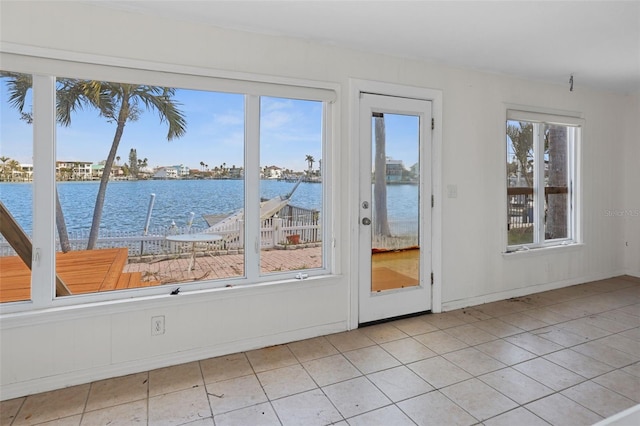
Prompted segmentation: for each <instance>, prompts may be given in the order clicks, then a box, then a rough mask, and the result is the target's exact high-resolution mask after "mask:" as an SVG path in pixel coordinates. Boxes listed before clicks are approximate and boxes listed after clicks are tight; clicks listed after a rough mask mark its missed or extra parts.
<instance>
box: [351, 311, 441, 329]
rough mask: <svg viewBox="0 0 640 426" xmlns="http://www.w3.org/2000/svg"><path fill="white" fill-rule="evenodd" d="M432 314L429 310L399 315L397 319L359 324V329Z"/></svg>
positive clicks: (384, 319)
mask: <svg viewBox="0 0 640 426" xmlns="http://www.w3.org/2000/svg"><path fill="white" fill-rule="evenodd" d="M430 313H431V309H429V310H428V311H420V312H414V313H412V314H405V315H398V316H396V317H391V318H383V319H379V320H375V321H368V322H361V323H358V328H363V327H369V326H372V325H378V324H384V323H385V322H391V321H397V320H402V319H406V318H412V317H419V316H421V315H425V314H430Z"/></svg>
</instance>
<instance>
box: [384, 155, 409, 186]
mask: <svg viewBox="0 0 640 426" xmlns="http://www.w3.org/2000/svg"><path fill="white" fill-rule="evenodd" d="M405 172H406V169H405V167H404V163H403V162H402V160H394V159H392V158H391V157H387V182H400V181H401V180H402V178H403V176H404V173H405Z"/></svg>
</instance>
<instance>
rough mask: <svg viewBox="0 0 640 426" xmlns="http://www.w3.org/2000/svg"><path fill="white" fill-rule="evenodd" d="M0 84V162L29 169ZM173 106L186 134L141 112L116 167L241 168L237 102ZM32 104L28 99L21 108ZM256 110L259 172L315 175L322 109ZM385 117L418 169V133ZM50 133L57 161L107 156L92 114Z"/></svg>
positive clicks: (284, 103) (24, 135)
mask: <svg viewBox="0 0 640 426" xmlns="http://www.w3.org/2000/svg"><path fill="white" fill-rule="evenodd" d="M0 85H1V88H0V95H1V99H0V126H1V130H0V156H6V157H10V158H11V159H15V160H18V161H19V162H20V163H26V164H30V163H33V161H32V143H31V140H32V126H31V125H29V124H27V123H26V122H24V121H22V120H20V119H19V114H18V112H17V111H16V110H15V109H14V108H12V107H10V106H9V105H8V103H7V99H8V97H7V90H6V84H5V80H4V79H2V80H0ZM174 100H175V101H176V102H177V103H178V104H179V109H180V110H181V111H182V112H183V113H184V116H185V117H186V121H187V131H186V134H185V135H184V136H182V137H181V138H178V139H174V140H172V141H167V139H166V136H167V131H168V126H167V124H166V123H161V122H160V119H159V116H158V114H157V113H156V112H154V111H144V112H143V113H142V114H141V115H140V117H139V119H138V120H137V121H129V122H128V123H127V125H126V126H125V129H124V132H123V136H122V139H121V141H120V145H119V148H118V154H117V155H118V156H119V157H120V160H119V161H118V160H116V163H118V164H120V165H121V164H124V163H128V162H129V152H130V150H131V149H132V148H133V149H135V150H136V153H137V157H138V158H139V159H144V158H146V159H147V160H148V165H149V167H152V168H153V167H159V166H170V165H178V164H184V165H186V166H188V167H190V168H192V169H202V168H203V167H202V166H201V165H200V162H203V163H205V164H206V165H208V166H209V169H214V168H215V167H220V166H221V165H222V164H225V166H226V167H232V166H234V165H235V166H236V167H243V166H244V96H243V95H239V94H226V93H219V92H205V91H194V90H183V89H176V93H175V96H174ZM30 104H31V99H30V98H28V99H27V108H29V106H30ZM260 108H261V113H260V115H261V118H260V165H261V166H263V167H264V166H272V165H273V166H278V167H281V168H285V169H291V170H294V171H303V170H306V169H307V168H308V163H307V161H306V156H307V155H311V156H313V158H314V160H315V162H314V164H313V168H314V169H317V168H318V167H319V166H320V163H319V161H318V160H321V159H322V147H321V139H322V103H321V102H317V101H301V100H293V99H282V98H270V97H262V98H261V106H260ZM386 117H387V118H386V119H385V124H386V130H387V156H390V157H393V158H394V159H402V160H403V161H404V163H405V166H406V167H407V168H409V167H411V165H413V164H414V163H415V162H417V145H416V140H417V129H416V126H415V124H413V121H411V119H410V118H407V117H403V116H386ZM56 132H57V137H56V140H57V148H56V151H57V153H56V158H57V159H58V160H60V161H90V162H93V163H98V162H100V161H101V160H105V159H106V157H107V154H108V152H109V149H110V147H111V143H112V141H113V136H114V133H115V124H113V123H109V122H108V121H107V120H106V119H105V118H104V117H100V116H99V115H98V113H97V111H96V110H95V109H85V110H79V111H76V112H74V114H73V116H72V122H71V125H70V126H69V127H61V126H58V127H57V131H56Z"/></svg>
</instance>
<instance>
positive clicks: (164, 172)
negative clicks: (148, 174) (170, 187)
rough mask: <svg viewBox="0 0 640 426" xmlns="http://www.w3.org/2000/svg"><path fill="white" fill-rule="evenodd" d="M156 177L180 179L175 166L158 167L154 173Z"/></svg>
mask: <svg viewBox="0 0 640 426" xmlns="http://www.w3.org/2000/svg"><path fill="white" fill-rule="evenodd" d="M153 178H154V179H178V169H176V168H175V167H172V166H169V167H158V168H157V169H156V171H155V173H154V174H153Z"/></svg>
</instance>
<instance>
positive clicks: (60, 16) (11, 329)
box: [0, 2, 640, 399]
mask: <svg viewBox="0 0 640 426" xmlns="http://www.w3.org/2000/svg"><path fill="white" fill-rule="evenodd" d="M1 12H2V13H1V14H0V16H1V18H0V19H1V21H0V35H1V39H2V41H3V42H9V43H17V44H20V45H24V46H28V47H38V48H46V49H55V50H63V51H71V52H79V53H86V54H96V55H101V56H108V57H113V58H126V59H135V60H142V61H149V62H150V63H152V62H161V63H173V64H180V65H186V66H195V67H203V68H212V69H218V70H223V71H227V70H228V71H239V72H247V73H254V74H265V75H273V76H284V77H293V78H301V79H306V80H319V81H322V82H328V83H336V84H338V85H340V87H341V98H340V99H339V101H338V106H339V110H340V112H341V113H340V120H339V124H340V127H339V129H338V136H339V137H338V138H337V139H338V140H337V142H338V143H337V146H336V155H335V160H334V161H335V167H336V169H337V170H338V172H337V173H336V175H335V176H334V177H335V178H336V181H337V182H341V185H339V186H336V187H335V188H334V190H335V191H339V193H338V200H339V201H340V205H341V208H340V209H339V210H338V212H337V214H338V215H339V216H338V217H337V218H336V219H337V224H338V229H337V233H336V238H337V241H336V246H337V250H339V251H338V256H336V262H337V263H336V270H337V271H339V272H340V273H339V274H337V275H336V276H333V277H330V278H326V279H319V280H316V281H309V282H306V283H305V284H304V285H301V284H300V283H293V284H292V283H283V284H278V285H274V286H259V287H255V288H243V289H225V290H223V291H214V292H203V293H201V294H190V295H184V296H180V298H171V297H158V298H150V299H147V300H134V301H127V302H126V303H114V304H110V305H98V306H88V307H82V308H76V309H61V310H55V311H53V310H52V311H46V312H34V313H29V314H26V315H6V316H4V317H3V318H2V319H1V323H0V333H1V334H0V346H1V349H0V356H1V358H0V360H1V362H2V366H1V367H2V368H1V370H2V371H1V373H0V384H1V388H0V389H1V395H0V398H2V399H7V398H11V397H15V396H18V395H24V394H28V393H33V392H38V391H42V390H47V389H52V388H56V387H62V386H66V385H70V384H75V383H82V382H87V381H91V380H95V379H100V378H104V377H109V376H113V375H118V374H126V373H130V372H134V371H141V370H147V369H149V368H155V367H160V366H166V365H170V364H175V363H179V362H185V361H189V360H192V359H198V358H205V357H209V356H215V355H220V354H223V353H229V352H235V351H241V350H247V349H251V348H256V347H259V346H265V345H269V344H275V343H281V342H286V341H290V340H294V339H301V338H305V337H311V336H315V335H319V334H324V333H330V332H335V331H339V330H343V329H345V328H346V327H347V325H348V324H349V321H350V319H351V317H350V315H353V314H354V313H352V312H350V311H349V306H350V304H349V294H350V292H353V291H354V290H355V288H356V287H355V285H356V284H355V283H354V282H353V280H352V279H350V278H351V277H352V275H353V274H354V270H353V269H352V268H351V264H350V261H349V256H348V255H340V253H343V254H346V253H349V247H351V246H352V244H355V241H354V239H353V233H352V232H351V224H350V223H349V217H350V211H351V210H352V209H353V208H355V207H356V206H355V205H354V201H353V200H357V190H356V182H349V180H348V178H349V176H350V174H349V173H348V172H347V171H348V170H349V165H350V164H352V163H353V160H354V159H351V158H349V152H350V150H349V145H348V144H349V129H350V123H349V105H348V102H349V97H348V87H349V78H358V79H369V80H377V81H384V82H389V83H397V84H405V85H411V86H419V87H428V88H433V89H438V90H441V91H442V93H443V123H442V124H443V129H442V134H443V141H442V145H443V152H442V166H441V170H442V175H441V176H440V180H441V182H442V184H443V185H444V186H446V185H448V184H455V185H457V187H458V197H457V198H451V199H449V198H444V199H442V200H436V202H438V203H442V204H441V205H442V217H443V222H442V229H441V233H442V253H441V255H442V259H443V261H442V276H441V277H436V280H438V281H439V283H440V285H441V286H442V300H441V302H442V304H443V306H444V308H445V309H451V308H456V307H461V306H467V305H470V304H477V303H482V302H486V301H490V300H497V299H500V298H503V297H509V296H514V295H522V294H526V293H530V292H535V291H541V290H545V289H549V288H556V287H560V286H564V285H569V284H574V283H580V282H584V281H588V280H592V279H599V278H605V277H610V276H614V275H617V274H621V273H623V272H625V271H627V272H629V273H635V274H639V267H638V266H637V263H635V261H636V260H637V259H638V258H639V257H640V256H639V253H640V252H639V251H638V250H639V248H638V247H640V239H639V237H638V230H639V227H640V225H639V224H638V220H636V219H635V218H627V219H626V220H610V218H607V217H605V215H604V214H603V213H602V212H603V211H604V210H605V209H609V208H612V206H620V205H623V206H624V205H630V206H632V207H633V206H637V200H638V197H637V181H638V168H637V162H635V161H634V160H632V159H630V157H635V158H636V159H637V158H638V155H639V152H638V144H637V135H638V127H637V124H636V125H635V127H634V125H631V124H629V121H632V122H636V121H637V116H638V115H637V114H636V115H635V116H634V115H633V114H631V113H630V112H629V111H628V107H629V106H631V105H634V108H635V111H637V109H638V100H637V97H636V98H635V100H634V101H633V102H632V101H630V100H629V98H628V97H624V96H621V95H615V94H610V93H604V92H593V91H589V90H586V89H582V88H581V87H580V86H579V83H578V84H577V85H576V90H575V91H574V92H569V90H568V87H566V84H564V83H565V82H564V81H563V82H561V85H559V86H551V85H547V84H541V83H537V82H532V81H525V80H519V79H515V78H510V77H505V76H500V75H492V74H483V73H479V72H475V71H470V70H461V69H454V68H449V67H444V66H439V65H434V64H426V63H421V62H417V61H413V60H408V59H398V58H393V57H388V56H380V55H375V54H370V53H364V52H356V51H351V50H346V49H341V48H338V47H335V46H327V45H320V44H313V43H310V42H307V41H300V40H293V39H286V38H279V37H271V36H262V35H256V34H249V33H241V32H235V31H228V30H221V29H215V28H210V27H206V26H201V25H194V24H186V23H182V22H168V21H166V20H163V19H159V18H153V17H146V16H142V15H137V14H128V13H124V12H117V11H112V10H108V9H95V8H94V6H91V5H87V4H78V3H74V2H61V3H58V4H52V3H51V2H42V3H36V2H10V3H6V2H3V3H2V11H1ZM96 17H99V18H100V19H96ZM114 22H117V23H118V28H117V29H116V28H114V26H113V23H114ZM425 24H428V23H425ZM125 29H126V30H125ZM54 53H55V52H54ZM507 104H519V105H528V106H533V107H537V108H549V109H553V110H565V111H576V112H580V113H581V114H583V116H584V118H585V120H586V127H585V132H584V133H585V137H584V144H583V162H582V165H583V169H582V172H583V173H582V176H583V206H582V207H583V209H582V212H583V220H582V224H583V231H584V243H585V244H584V245H583V246H580V247H574V248H571V249H567V250H560V251H553V252H542V253H537V254H527V255H511V256H504V255H503V254H502V251H503V250H504V241H505V238H506V237H505V235H504V233H505V232H506V226H505V223H504V222H505V221H506V213H505V205H504V203H505V198H504V197H505V195H504V180H505V176H504V163H505V153H504V150H505V147H504V145H505V142H504V141H505V135H504V126H505V123H504V121H505V109H506V105H507ZM621 164H624V167H620V165H621ZM632 169H633V170H632ZM621 181H628V182H634V181H635V182H636V184H629V185H627V186H621V185H620V182H621ZM444 193H446V191H445V192H444ZM627 199H632V200H634V201H633V202H629V204H625V203H626V202H625V200H627ZM625 235H626V236H628V237H625ZM625 238H628V239H629V241H630V243H631V247H630V248H628V247H626V246H625V245H624V241H625ZM153 315H165V316H166V321H167V333H166V335H164V336H162V338H161V339H152V338H151V337H150V336H149V327H150V318H151V316H153Z"/></svg>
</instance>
